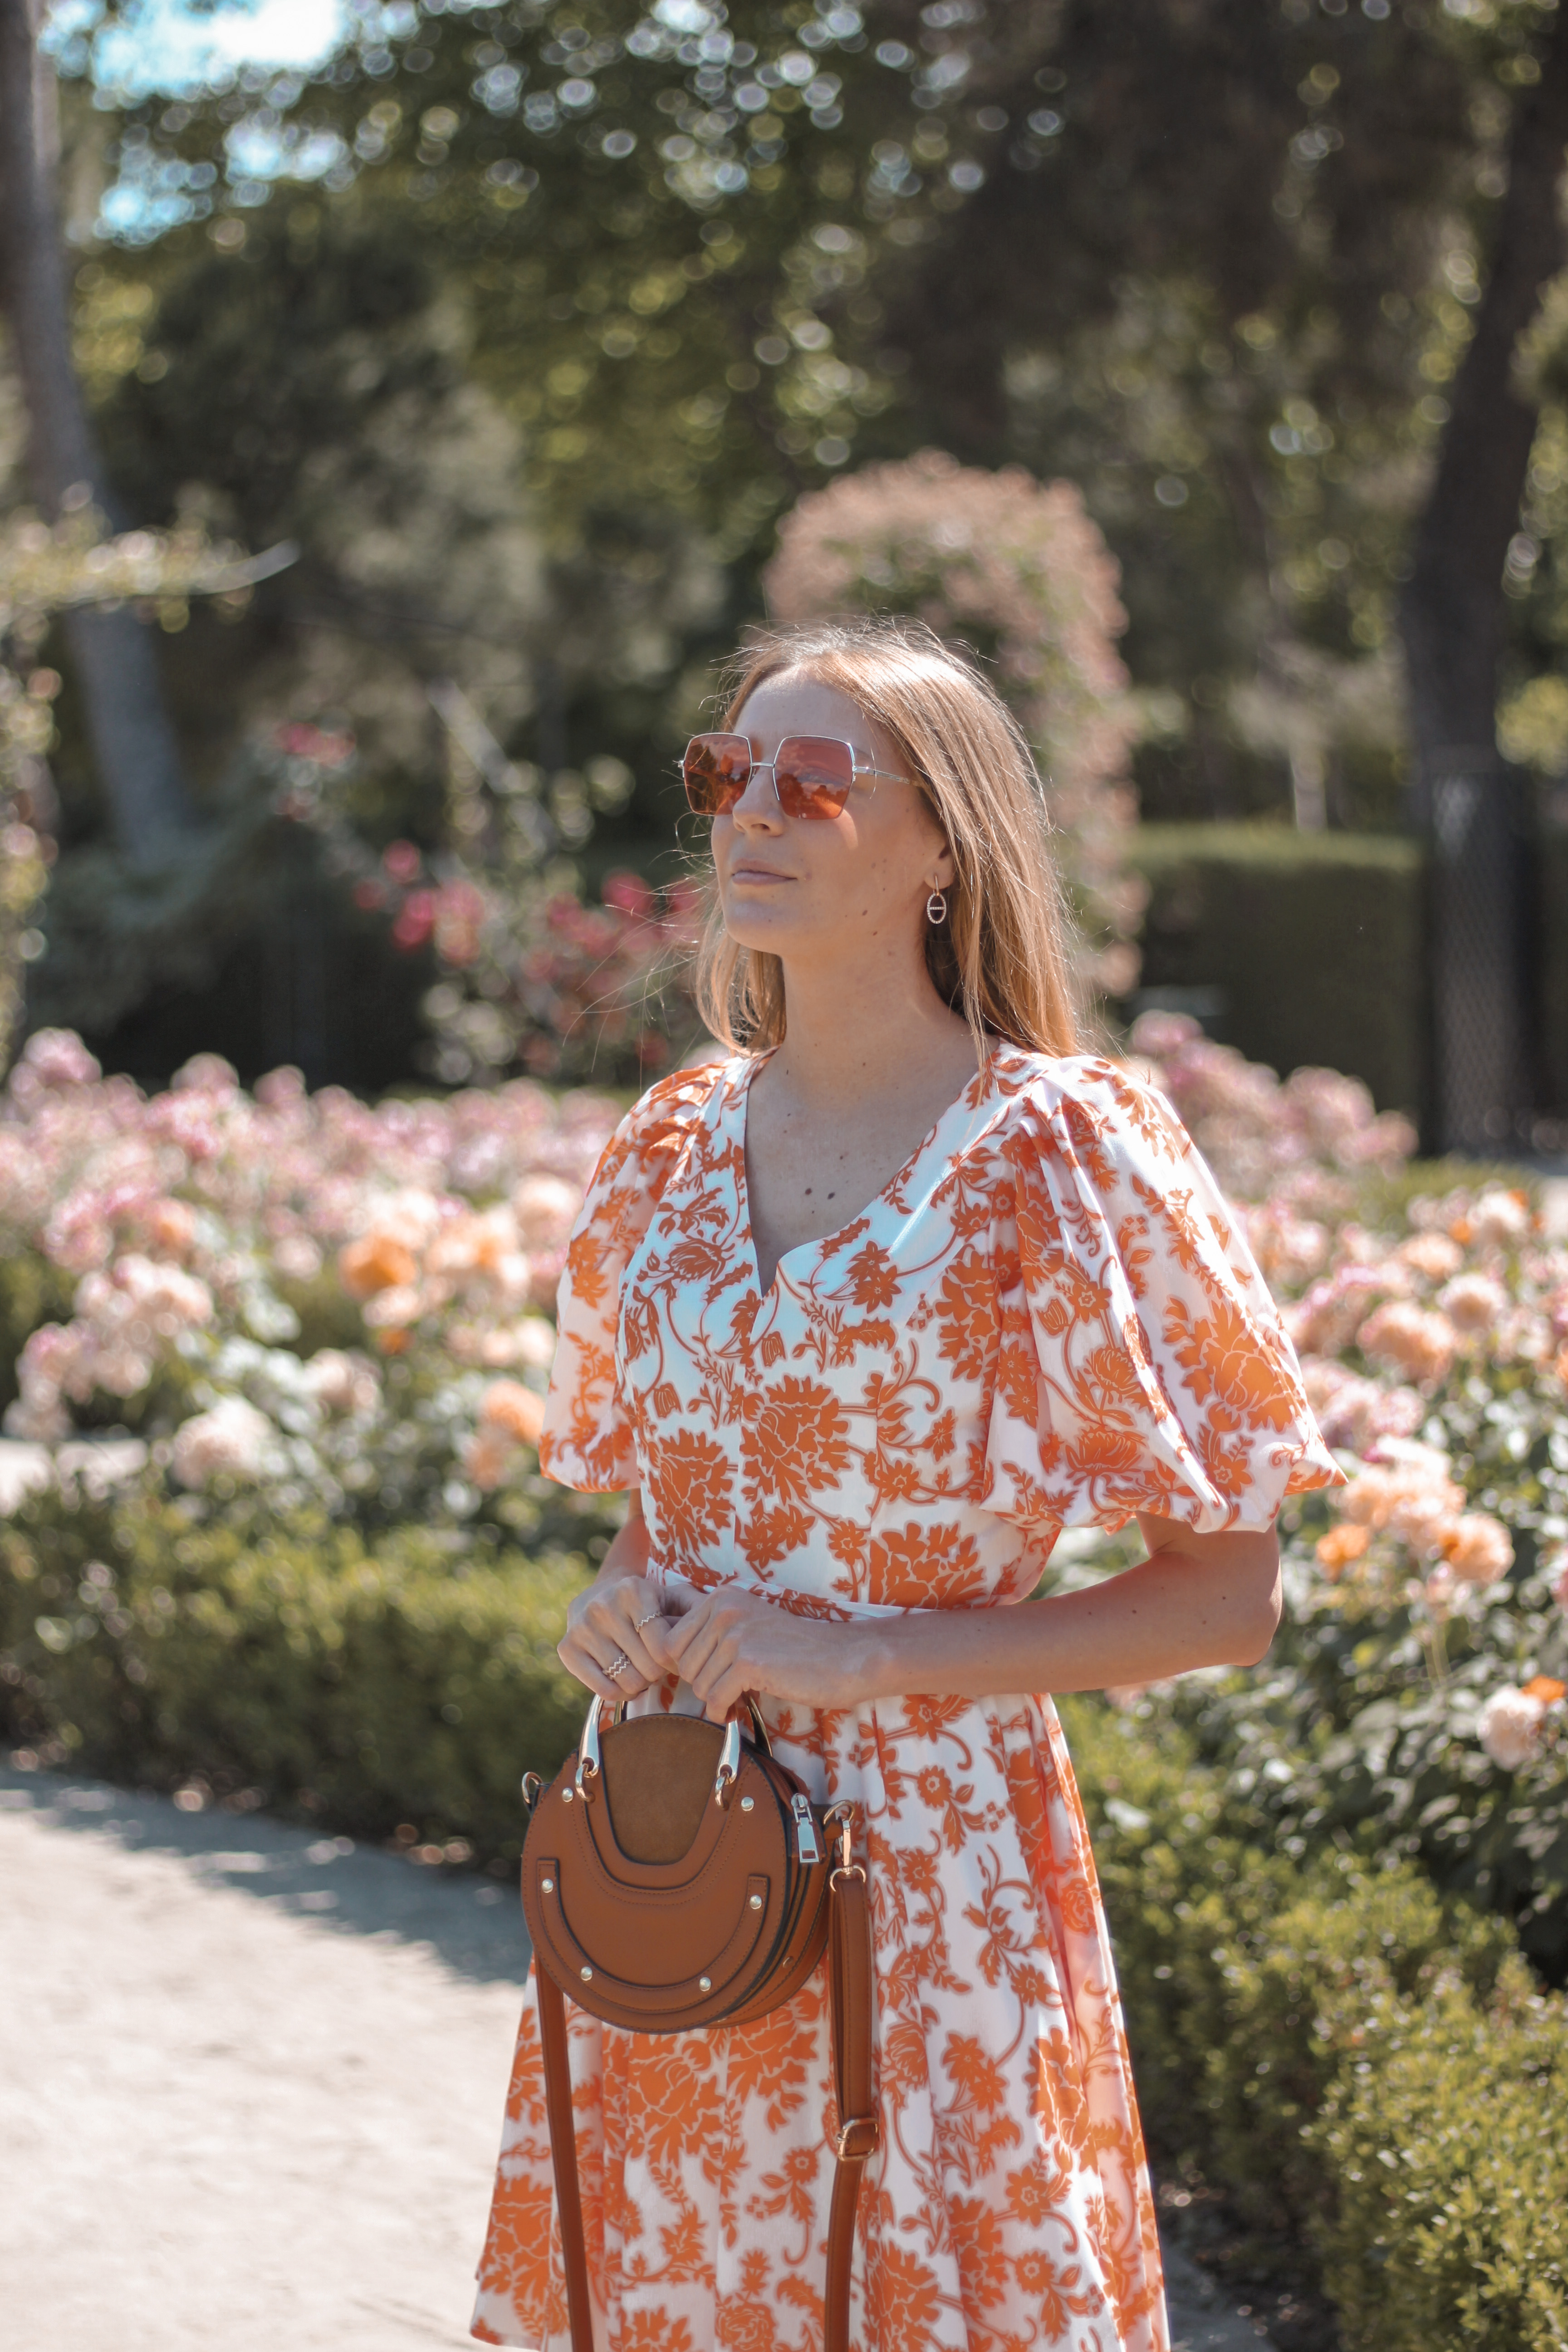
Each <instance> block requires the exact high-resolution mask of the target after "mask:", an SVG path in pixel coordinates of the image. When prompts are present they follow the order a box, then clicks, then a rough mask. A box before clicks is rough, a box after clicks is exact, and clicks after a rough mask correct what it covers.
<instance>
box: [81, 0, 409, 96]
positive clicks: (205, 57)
mask: <svg viewBox="0 0 1568 2352" xmlns="http://www.w3.org/2000/svg"><path fill="white" fill-rule="evenodd" d="M387 16H395V17H397V18H398V19H399V20H401V19H402V18H404V17H406V18H407V20H408V25H409V28H410V29H411V28H412V25H413V23H414V21H415V16H416V12H415V10H414V9H413V7H412V6H409V5H403V6H395V7H394V8H391V9H387V8H383V7H380V6H374V5H373V6H371V7H368V8H367V7H363V6H360V5H355V0H248V5H247V0H229V5H223V0H219V5H216V6H210V7H203V6H199V5H195V6H194V5H191V0H131V5H128V6H124V7H120V8H116V9H114V10H113V11H112V12H110V8H109V7H108V6H107V5H106V0H56V5H55V6H54V7H53V8H52V9H51V10H50V11H49V18H48V24H47V28H46V31H45V35H44V46H45V47H46V48H47V50H48V51H49V53H50V55H51V56H52V57H53V58H54V59H55V61H56V64H57V66H58V68H59V70H60V71H61V72H62V73H66V74H69V75H72V76H78V75H89V76H90V77H91V79H92V82H93V85H94V89H95V92H96V94H97V95H98V97H99V99H100V102H101V103H103V104H104V105H106V106H125V105H135V104H136V103H138V101H139V100H142V99H145V98H156V97H168V98H189V97H193V96H195V94H196V93H197V92H198V91H200V90H204V89H230V88H232V87H233V85H234V83H235V82H237V81H238V80H239V79H241V78H242V77H243V76H244V75H245V73H246V70H247V68H250V69H252V70H253V71H254V70H259V71H261V72H264V73H266V72H276V71H287V70H288V69H289V68H295V69H296V70H301V71H304V72H307V73H308V72H310V70H311V68H314V67H316V66H319V65H321V64H323V63H324V62H325V60H326V59H327V58H330V57H331V56H332V54H333V53H334V51H336V50H338V49H341V48H342V47H344V45H345V44H346V43H347V42H348V41H349V40H351V39H354V38H359V39H363V38H364V37H366V36H367V35H368V36H370V37H373V38H374V37H377V36H378V35H379V37H382V38H386V37H393V38H395V37H396V36H397V34H398V32H400V31H401V30H402V29H403V26H402V24H401V22H399V23H398V24H397V25H395V26H383V23H382V21H381V20H383V19H384V18H385V17H387ZM372 19H374V20H375V21H374V24H373V23H372V22H370V21H368V20H372Z"/></svg>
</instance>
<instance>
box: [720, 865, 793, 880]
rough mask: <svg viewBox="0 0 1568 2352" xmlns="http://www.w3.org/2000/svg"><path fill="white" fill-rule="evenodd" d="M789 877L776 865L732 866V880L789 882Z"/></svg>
mask: <svg viewBox="0 0 1568 2352" xmlns="http://www.w3.org/2000/svg"><path fill="white" fill-rule="evenodd" d="M789 878H790V877H789V876H788V875H787V874H781V873H780V872H779V870H778V868H777V867H776V866H731V868H730V879H731V882H787V881H788V880H789Z"/></svg>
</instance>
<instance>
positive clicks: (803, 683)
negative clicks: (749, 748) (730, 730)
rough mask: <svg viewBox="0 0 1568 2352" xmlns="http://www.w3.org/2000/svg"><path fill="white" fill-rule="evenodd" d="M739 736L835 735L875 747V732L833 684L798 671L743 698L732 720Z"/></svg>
mask: <svg viewBox="0 0 1568 2352" xmlns="http://www.w3.org/2000/svg"><path fill="white" fill-rule="evenodd" d="M734 725H735V731H736V733H737V734H740V735H751V736H757V737H762V738H763V739H765V740H769V741H770V742H771V741H776V740H777V739H778V738H779V737H780V736H784V735H836V736H837V737H839V738H840V739H841V740H843V741H844V742H846V743H853V744H854V745H855V746H856V748H857V750H863V751H870V750H873V749H875V748H876V746H877V743H878V741H879V729H878V727H877V725H876V722H875V721H874V720H873V719H868V717H867V715H866V713H865V712H864V711H863V710H862V709H860V707H859V705H858V703H856V702H852V701H851V700H850V698H849V697H848V696H847V694H845V693H843V692H842V691H841V690H840V688H837V687H836V686H827V685H825V684H824V683H823V681H822V680H821V679H820V678H815V677H807V676H805V674H804V673H802V672H800V671H798V670H785V671H784V672H783V673H782V674H780V675H779V676H777V677H769V678H764V679H763V683H762V684H761V686H758V687H754V688H752V692H751V693H750V694H749V695H748V696H747V697H746V699H745V701H744V702H743V703H742V707H741V709H740V710H739V711H738V712H737V714H736V717H735V721H734Z"/></svg>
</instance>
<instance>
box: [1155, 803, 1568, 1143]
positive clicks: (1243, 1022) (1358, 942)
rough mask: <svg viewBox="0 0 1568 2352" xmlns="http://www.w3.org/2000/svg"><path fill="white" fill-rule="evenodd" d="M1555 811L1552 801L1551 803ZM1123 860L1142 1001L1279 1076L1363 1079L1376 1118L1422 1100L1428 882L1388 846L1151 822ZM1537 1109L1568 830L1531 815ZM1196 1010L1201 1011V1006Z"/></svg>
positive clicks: (1562, 999) (1547, 815) (1417, 863)
mask: <svg viewBox="0 0 1568 2352" xmlns="http://www.w3.org/2000/svg"><path fill="white" fill-rule="evenodd" d="M1560 797H1561V796H1560ZM1130 856H1131V863H1132V865H1133V866H1135V867H1136V868H1137V870H1138V871H1139V872H1140V873H1141V874H1142V876H1143V877H1144V878H1145V880H1146V881H1147V882H1148V884H1149V890H1150V899H1149V911H1148V914H1147V916H1146V917H1145V919H1144V925H1143V969H1142V988H1141V990H1140V993H1139V999H1138V1002H1139V1003H1146V1002H1148V1000H1149V998H1150V996H1151V995H1152V997H1153V998H1154V999H1155V1000H1156V1001H1158V1000H1159V999H1160V998H1161V997H1162V996H1165V997H1168V998H1173V999H1174V1000H1176V1001H1177V1002H1179V1001H1180V1000H1182V999H1184V998H1185V997H1188V996H1191V997H1193V998H1194V1000H1196V1002H1195V1003H1194V1009H1195V1010H1200V1013H1201V1017H1202V1018H1203V1020H1204V1025H1205V1028H1207V1029H1208V1031H1209V1032H1210V1034H1211V1035H1213V1036H1215V1037H1216V1038H1217V1039H1219V1040H1220V1041H1221V1042H1222V1043H1223V1044H1225V1045H1235V1046H1237V1047H1239V1049H1240V1051H1241V1052H1242V1053H1243V1054H1245V1055H1247V1059H1248V1061H1252V1062H1265V1063H1267V1064H1268V1066H1269V1067H1270V1068H1271V1069H1276V1070H1278V1071H1279V1073H1280V1075H1281V1076H1284V1075H1285V1074H1286V1073H1287V1072H1288V1071H1290V1070H1293V1069H1298V1068H1300V1067H1301V1066H1303V1065H1306V1066H1313V1067H1317V1068H1321V1069H1331V1070H1344V1071H1347V1072H1348V1073H1349V1074H1350V1075H1351V1076H1352V1077H1357V1078H1362V1079H1363V1080H1364V1081H1365V1083H1366V1084H1367V1086H1369V1087H1371V1089H1372V1092H1373V1099H1374V1100H1375V1102H1376V1104H1377V1107H1378V1108H1379V1109H1380V1110H1405V1111H1410V1112H1413V1113H1416V1114H1419V1113H1420V1112H1421V1110H1422V1108H1423V1105H1424V1102H1425V1097H1426V983H1425V978H1424V974H1423V971H1422V960H1423V953H1424V937H1425V928H1426V883H1425V877H1424V873H1423V865H1422V853H1421V849H1420V845H1419V844H1418V843H1416V842H1415V841H1414V840H1409V839H1405V838H1403V837H1401V836H1397V835H1374V834H1354V833H1295V832H1293V831H1291V830H1290V829H1289V827H1288V826H1285V825H1279V824H1149V825H1143V826H1142V827H1141V828H1140V829H1139V830H1138V832H1136V833H1135V834H1134V835H1133V836H1132V846H1131V852H1130ZM1531 888H1532V894H1533V898H1532V906H1531V923H1532V927H1533V940H1532V942H1531V961H1532V963H1533V969H1534V981H1533V987H1534V992H1535V1013H1536V1018H1537V1022H1538V1026H1539V1033H1540V1034H1539V1036H1538V1039H1537V1044H1538V1047H1539V1060H1540V1071H1539V1078H1540V1086H1541V1090H1542V1102H1543V1106H1544V1107H1545V1108H1552V1109H1557V1110H1562V1109H1563V1108H1568V821H1565V819H1564V817H1563V814H1562V812H1561V810H1560V809H1558V806H1557V803H1556V802H1553V803H1552V804H1551V805H1550V806H1548V805H1547V804H1546V803H1545V802H1544V801H1542V803H1541V804H1540V805H1539V806H1538V808H1537V813H1536V819H1535V834H1534V845H1533V849H1532V852H1531ZM1205 999H1206V1000H1207V1002H1206V1003H1205V1002H1204V1000H1205Z"/></svg>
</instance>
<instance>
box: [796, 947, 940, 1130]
mask: <svg viewBox="0 0 1568 2352" xmlns="http://www.w3.org/2000/svg"><path fill="white" fill-rule="evenodd" d="M890 982H891V984H889V983H890ZM784 1007H785V1034H784V1043H783V1044H782V1045H780V1046H779V1048H778V1051H777V1052H776V1054H775V1055H773V1062H774V1065H775V1072H776V1078H782V1079H784V1081H785V1082H786V1083H787V1085H788V1087H789V1089H790V1091H791V1092H792V1094H794V1095H795V1097H796V1098H797V1099H798V1100H799V1101H800V1102H801V1103H802V1104H803V1105H804V1104H805V1103H807V1102H812V1103H815V1104H817V1105H819V1106H821V1107H822V1108H828V1107H829V1106H838V1105H844V1106H849V1105H852V1104H854V1103H857V1102H863V1101H864V1100H865V1099H866V1098H867V1097H868V1094H871V1095H876V1094H882V1093H886V1092H889V1091H890V1092H901V1091H903V1089H904V1087H906V1086H907V1084H908V1080H909V1077H910V1075H911V1074H912V1073H913V1072H914V1071H916V1070H921V1069H926V1070H930V1071H931V1073H932V1075H933V1076H936V1075H938V1074H939V1073H940V1074H941V1075H942V1076H943V1077H947V1076H951V1077H952V1092H954V1093H956V1091H957V1090H958V1088H959V1087H962V1086H963V1073H964V1070H965V1068H966V1067H967V1068H968V1070H970V1071H973V1069H974V1068H975V1067H976V1066H977V1065H976V1055H975V1050H974V1043H973V1036H972V1034H971V1032H970V1029H969V1025H968V1024H967V1022H965V1021H964V1019H963V1016H962V1014H960V1013H953V1012H952V1011H951V1010H950V1009H949V1007H948V1006H947V1005H945V1004H944V1003H942V999H941V997H940V996H938V994H937V992H936V991H935V989H934V988H933V987H932V986H931V978H930V975H929V974H928V972H927V971H926V969H925V964H924V961H923V959H922V960H921V964H920V966H919V967H918V969H917V970H916V971H906V972H903V973H900V974H899V975H897V976H896V978H895V977H894V976H893V975H890V974H889V972H888V971H886V970H885V969H883V970H882V971H878V972H876V973H872V972H852V971H844V970H843V969H841V968H838V967H837V960H835V966H834V967H831V968H829V969H826V970H821V969H819V970H816V971H812V970H810V969H801V968H799V967H795V966H794V965H793V964H786V965H785V967H784Z"/></svg>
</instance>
